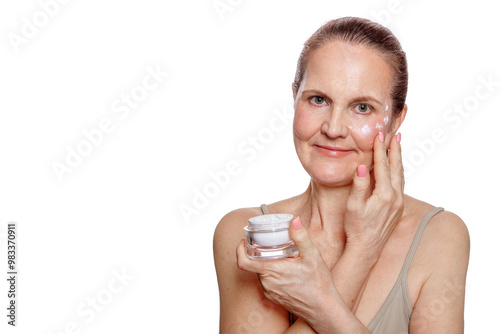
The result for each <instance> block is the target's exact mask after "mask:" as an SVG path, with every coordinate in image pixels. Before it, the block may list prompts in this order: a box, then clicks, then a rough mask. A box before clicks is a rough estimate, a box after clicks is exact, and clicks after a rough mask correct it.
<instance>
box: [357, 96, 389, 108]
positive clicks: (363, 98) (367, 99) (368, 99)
mask: <svg viewBox="0 0 500 334" xmlns="http://www.w3.org/2000/svg"><path fill="white" fill-rule="evenodd" d="M355 102H375V103H378V104H379V105H380V106H382V107H383V106H384V104H382V102H380V101H379V100H377V99H376V98H374V97H372V96H368V95H366V96H358V97H355V98H353V99H352V100H351V103H355Z"/></svg>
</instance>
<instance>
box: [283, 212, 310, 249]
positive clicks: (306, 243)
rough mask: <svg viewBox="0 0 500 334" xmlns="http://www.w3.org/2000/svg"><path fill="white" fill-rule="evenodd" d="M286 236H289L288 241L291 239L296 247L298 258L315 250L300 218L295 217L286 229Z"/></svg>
mask: <svg viewBox="0 0 500 334" xmlns="http://www.w3.org/2000/svg"><path fill="white" fill-rule="evenodd" d="M288 234H289V235H290V239H292V240H293V242H294V243H295V245H296V246H297V249H298V250H299V256H304V255H305V254H310V253H311V252H314V251H315V250H316V246H314V243H313V242H312V240H311V238H310V237H309V233H308V232H307V230H306V229H305V227H304V226H303V225H302V221H301V220H300V217H295V219H293V220H292V222H291V224H290V226H289V227H288Z"/></svg>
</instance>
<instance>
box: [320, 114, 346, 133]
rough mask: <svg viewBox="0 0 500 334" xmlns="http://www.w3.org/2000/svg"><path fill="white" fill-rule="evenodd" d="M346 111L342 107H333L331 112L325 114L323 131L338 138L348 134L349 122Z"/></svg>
mask: <svg viewBox="0 0 500 334" xmlns="http://www.w3.org/2000/svg"><path fill="white" fill-rule="evenodd" d="M344 114H345V111H344V110H341V109H340V108H332V110H331V111H330V113H326V114H325V119H324V121H323V124H322V125H321V133H322V134H324V135H326V136H328V137H330V138H337V137H343V138H345V137H346V136H347V124H346V123H345V122H346V119H345V115H344Z"/></svg>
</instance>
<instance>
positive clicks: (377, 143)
mask: <svg viewBox="0 0 500 334" xmlns="http://www.w3.org/2000/svg"><path fill="white" fill-rule="evenodd" d="M373 163H374V176H375V188H379V189H381V190H384V189H385V188H388V187H391V186H392V185H391V182H390V177H391V171H390V165H389V158H388V157H387V147H386V145H385V135H384V133H383V132H379V135H378V136H376V137H375V139H374V141H373Z"/></svg>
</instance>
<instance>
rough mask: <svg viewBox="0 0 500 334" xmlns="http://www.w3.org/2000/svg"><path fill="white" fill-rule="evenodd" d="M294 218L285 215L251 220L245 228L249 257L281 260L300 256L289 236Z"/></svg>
mask: <svg viewBox="0 0 500 334" xmlns="http://www.w3.org/2000/svg"><path fill="white" fill-rule="evenodd" d="M292 218H293V215H291V214H283V213H278V214H267V215H262V216H257V217H252V218H250V219H249V220H248V226H246V227H245V228H244V229H245V234H246V247H247V255H248V257H249V258H252V259H281V258H284V257H292V256H294V255H296V254H298V250H297V246H295V243H294V242H293V241H292V240H290V237H289V235H288V226H289V225H290V221H291V220H292Z"/></svg>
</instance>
